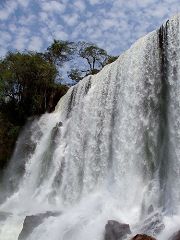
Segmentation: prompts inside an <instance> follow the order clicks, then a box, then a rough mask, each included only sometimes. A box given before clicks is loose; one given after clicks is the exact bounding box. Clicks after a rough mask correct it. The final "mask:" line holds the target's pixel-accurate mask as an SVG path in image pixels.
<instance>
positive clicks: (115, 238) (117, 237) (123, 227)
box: [105, 220, 131, 240]
mask: <svg viewBox="0 0 180 240" xmlns="http://www.w3.org/2000/svg"><path fill="white" fill-rule="evenodd" d="M130 233H131V230H130V227H129V224H124V223H119V222H117V221H114V220H109V221H108V223H107V224H106V226H105V240H121V239H123V238H124V237H126V236H127V234H130Z"/></svg>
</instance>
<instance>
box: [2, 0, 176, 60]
mask: <svg viewBox="0 0 180 240" xmlns="http://www.w3.org/2000/svg"><path fill="white" fill-rule="evenodd" d="M179 11H180V1H179V0H0V56H1V57H2V56H4V55H5V54H6V53H7V51H14V50H18V51H22V50H32V51H44V50H45V49H46V48H47V47H48V46H49V45H50V44H51V43H52V41H53V39H59V40H69V41H82V40H83V41H87V42H92V43H95V44H97V45H98V46H99V47H102V48H103V49H105V50H106V51H107V52H108V53H109V54H113V55H119V54H120V53H122V52H123V51H125V50H126V49H128V48H129V47H130V46H131V45H132V43H134V42H135V41H136V40H137V39H138V38H140V37H142V36H144V35H145V34H146V33H148V32H150V31H152V30H155V29H157V28H158V27H159V26H160V25H161V24H162V23H163V22H164V21H165V20H167V19H168V18H170V17H172V16H173V15H175V14H177V13H179Z"/></svg>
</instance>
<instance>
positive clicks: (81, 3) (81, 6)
mask: <svg viewBox="0 0 180 240" xmlns="http://www.w3.org/2000/svg"><path fill="white" fill-rule="evenodd" d="M74 6H75V8H77V9H78V10H79V11H81V12H82V11H85V9H86V4H85V2H84V1H82V0H78V1H75V2H74Z"/></svg>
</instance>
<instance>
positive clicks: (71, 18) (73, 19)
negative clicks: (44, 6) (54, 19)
mask: <svg viewBox="0 0 180 240" xmlns="http://www.w3.org/2000/svg"><path fill="white" fill-rule="evenodd" d="M78 18H79V16H78V14H76V13H75V14H72V15H64V16H63V19H64V22H65V23H66V24H67V25H69V26H74V25H75V24H76V23H77V21H78Z"/></svg>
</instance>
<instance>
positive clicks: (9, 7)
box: [0, 1, 18, 21]
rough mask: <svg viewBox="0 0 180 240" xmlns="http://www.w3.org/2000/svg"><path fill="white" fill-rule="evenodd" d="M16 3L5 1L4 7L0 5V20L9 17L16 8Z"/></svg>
mask: <svg viewBox="0 0 180 240" xmlns="http://www.w3.org/2000/svg"><path fill="white" fill-rule="evenodd" d="M17 6H18V4H17V3H16V2H15V1H12V2H9V1H8V2H7V3H6V4H5V7H2V6H1V9H0V20H1V21H2V20H6V19H8V18H9V17H10V15H11V14H12V13H13V12H14V11H15V10H16V8H17Z"/></svg>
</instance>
